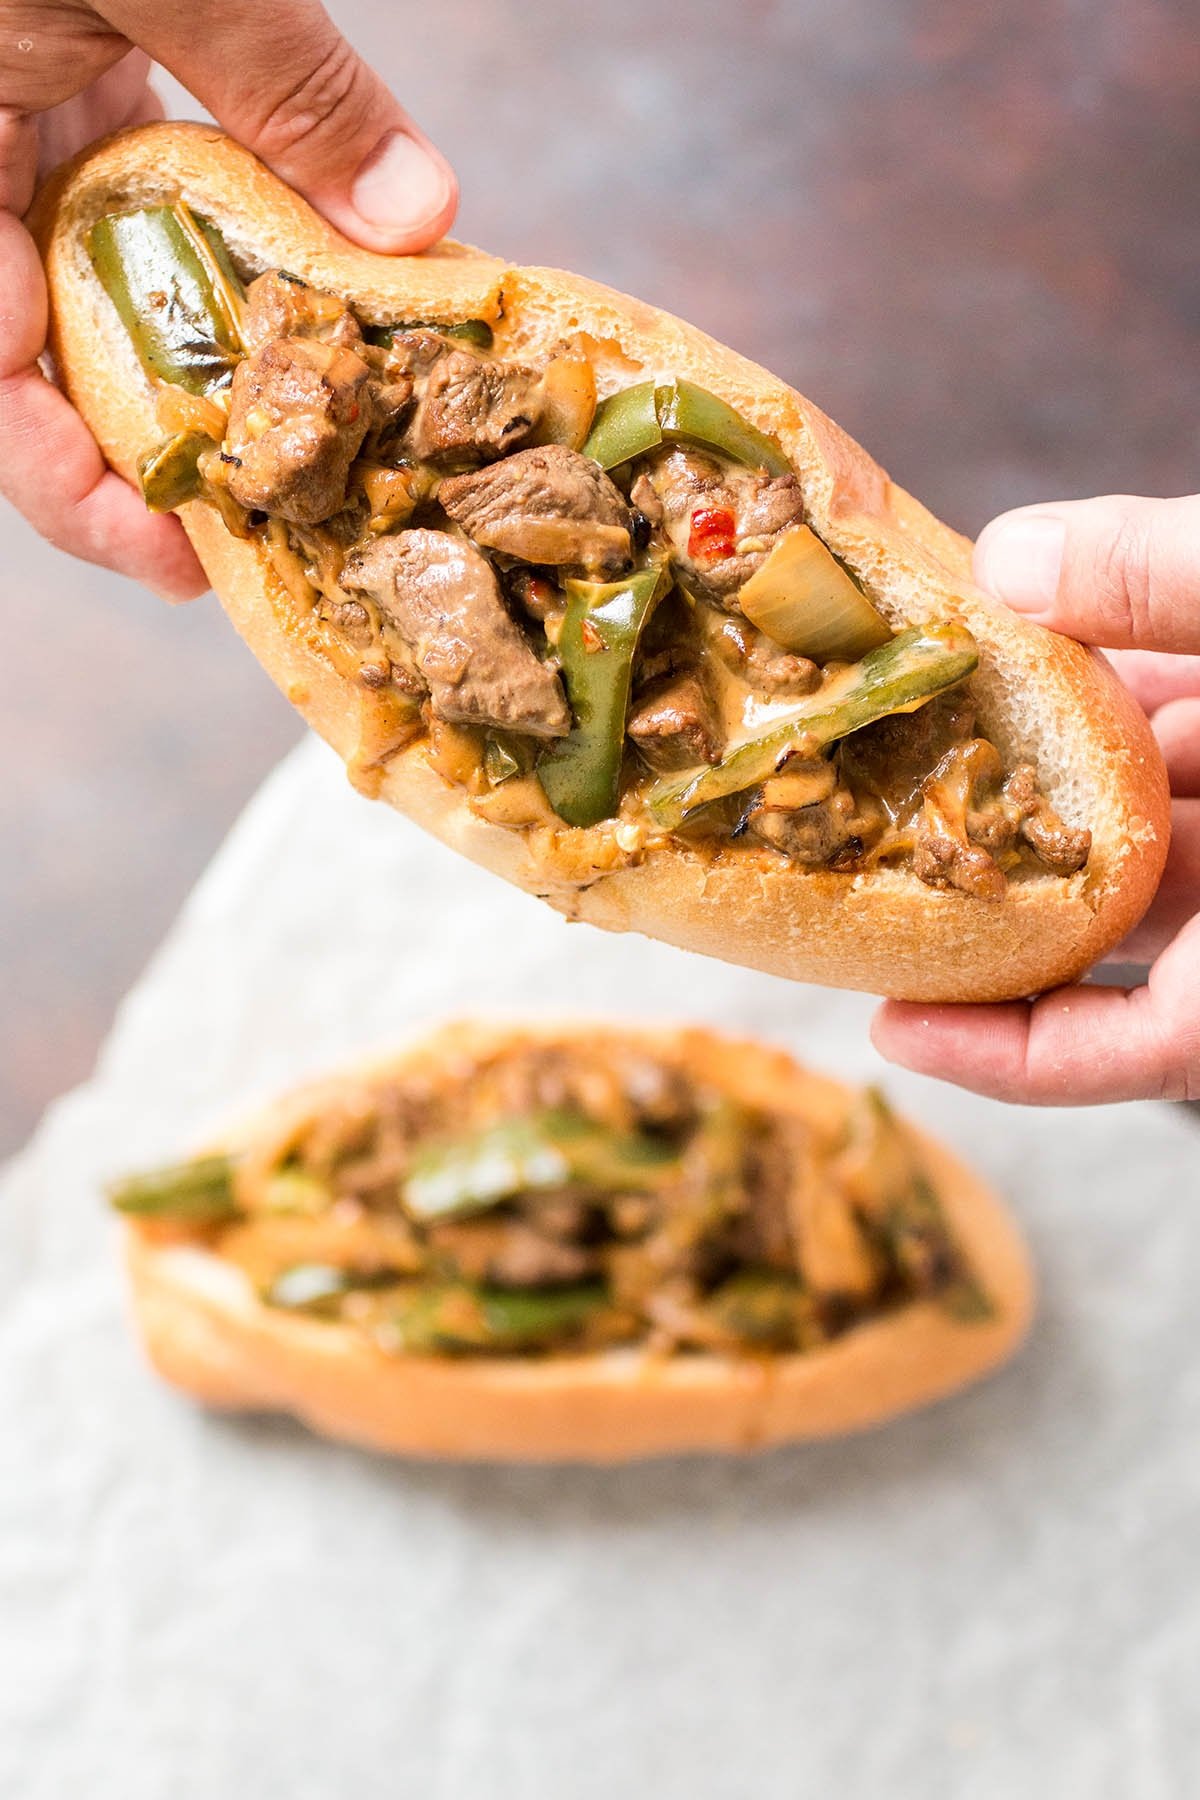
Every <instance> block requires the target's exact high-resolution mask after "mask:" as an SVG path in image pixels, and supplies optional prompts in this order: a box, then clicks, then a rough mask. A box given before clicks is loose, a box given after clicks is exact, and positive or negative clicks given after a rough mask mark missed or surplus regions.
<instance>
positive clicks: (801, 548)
mask: <svg viewBox="0 0 1200 1800" xmlns="http://www.w3.org/2000/svg"><path fill="white" fill-rule="evenodd" d="M737 603H738V605H739V606H740V607H741V609H742V611H743V612H744V613H745V615H746V617H747V618H748V619H749V620H750V623H751V624H752V625H757V626H758V628H759V630H760V631H765V632H766V634H767V636H768V637H770V638H774V640H775V642H776V643H777V644H782V645H783V647H784V648H785V649H786V650H794V651H795V652H796V653H797V655H799V656H807V657H810V658H811V659H812V661H813V662H818V663H827V662H857V661H858V660H859V658H860V657H862V656H865V655H866V654H867V652H868V650H875V649H877V648H878V646H879V645H880V644H884V643H886V642H887V640H888V639H889V638H890V637H891V635H892V633H891V630H890V628H889V626H888V624H887V622H886V620H884V619H883V618H882V617H881V615H880V614H879V613H878V612H876V610H875V608H874V607H873V606H872V605H871V602H870V601H869V600H868V599H867V597H866V595H865V594H864V593H863V591H862V589H861V588H860V587H859V586H858V585H857V583H856V582H855V581H854V580H853V579H852V577H851V576H850V575H848V574H847V573H846V571H845V569H843V567H842V565H841V563H840V562H838V560H837V558H836V557H835V556H834V555H833V553H832V551H830V550H829V549H828V548H827V547H826V546H825V545H824V544H823V543H822V542H821V540H820V538H819V537H818V536H817V534H816V532H815V531H813V530H811V529H810V527H809V526H807V525H797V526H795V527H794V528H793V529H792V530H791V531H788V532H785V533H784V535H783V537H781V538H780V539H779V541H778V543H777V544H776V545H775V547H774V549H773V550H772V551H771V553H770V555H769V556H768V557H767V560H766V561H765V562H764V563H763V565H762V567H761V569H759V570H757V571H756V573H755V574H753V575H752V576H751V577H750V579H749V581H748V582H746V584H745V586H744V587H742V588H741V589H740V590H739V592H738V597H737Z"/></svg>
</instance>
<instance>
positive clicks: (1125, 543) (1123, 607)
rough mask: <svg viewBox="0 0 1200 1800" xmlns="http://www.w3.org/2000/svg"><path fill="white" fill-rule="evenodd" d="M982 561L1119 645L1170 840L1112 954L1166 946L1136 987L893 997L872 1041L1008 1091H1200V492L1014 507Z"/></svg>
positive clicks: (1130, 957)
mask: <svg viewBox="0 0 1200 1800" xmlns="http://www.w3.org/2000/svg"><path fill="white" fill-rule="evenodd" d="M975 575H976V579H977V580H978V582H979V584H980V586H981V587H983V588H986V589H987V590H988V591H989V592H990V593H993V594H995V595H996V596H997V597H998V598H999V599H1001V600H1004V601H1006V602H1007V604H1008V605H1009V606H1011V607H1013V608H1014V610H1015V611H1017V612H1021V613H1024V614H1025V615H1026V617H1028V618H1030V619H1033V620H1035V621H1036V622H1037V623H1038V624H1039V625H1048V626H1050V627H1052V628H1053V629H1054V630H1056V631H1063V632H1066V633H1068V634H1069V635H1070V636H1071V637H1076V638H1082V639H1083V640H1084V641H1085V642H1087V643H1091V644H1100V645H1104V646H1106V647H1107V648H1109V649H1110V650H1112V651H1113V652H1114V654H1113V656H1112V659H1111V660H1112V661H1113V663H1114V664H1115V665H1116V667H1117V669H1118V671H1119V673H1120V674H1121V677H1122V679H1123V680H1124V681H1125V682H1126V683H1127V685H1128V686H1129V687H1130V688H1131V689H1132V690H1133V693H1134V694H1135V696H1136V697H1137V699H1138V700H1139V701H1140V703H1141V705H1142V706H1143V707H1144V708H1145V710H1146V712H1147V713H1148V714H1149V715H1150V718H1151V721H1152V723H1153V727H1154V732H1155V735H1156V736H1157V738H1158V741H1159V744H1160V746H1161V748H1162V751H1163V755H1164V757H1165V759H1166V763H1167V768H1168V771H1169V773H1170V777H1171V791H1172V794H1173V796H1174V798H1173V803H1172V808H1171V815H1172V833H1173V836H1172V843H1171V852H1170V856H1169V858H1168V861H1167V867H1166V870H1165V872H1164V875H1163V879H1162V882H1161V884H1160V886H1159V889H1158V893H1157V894H1156V896H1155V899H1154V901H1153V904H1152V905H1151V908H1150V911H1149V912H1148V913H1147V915H1146V917H1145V919H1144V920H1143V921H1142V923H1141V925H1139V926H1138V928H1137V929H1136V930H1135V931H1134V932H1133V933H1132V934H1131V936H1130V937H1129V938H1128V939H1127V940H1126V942H1125V943H1124V944H1122V945H1121V946H1120V947H1119V949H1118V950H1117V951H1116V952H1115V953H1114V960H1115V961H1126V962H1128V961H1138V962H1141V961H1150V959H1151V958H1153V957H1155V956H1157V959H1158V960H1157V961H1156V962H1155V963H1154V966H1153V968H1152V969H1151V970H1150V975H1149V980H1148V981H1147V983H1146V985H1145V987H1140V988H1135V989H1134V990H1133V991H1132V992H1126V991H1125V990H1124V989H1121V988H1113V987H1103V986H1099V985H1097V986H1086V987H1070V988H1060V989H1058V990H1057V991H1056V992H1054V993H1050V994H1044V995H1042V997H1041V998H1040V999H1038V1000H1034V1001H1033V1002H1031V1003H1026V1002H1016V1003H1014V1004H1012V1005H1006V1006H919V1005H914V1004H911V1003H907V1002H901V1001H895V1000H891V1001H888V1002H886V1003H885V1004H884V1006H883V1007H881V1008H880V1010H879V1012H878V1013H877V1014H876V1016H875V1020H874V1023H873V1026H872V1032H871V1035H872V1038H873V1040H874V1043H875V1046H876V1048H877V1049H878V1050H879V1051H881V1052H882V1054H883V1055H884V1056H886V1057H888V1058H890V1059H891V1061H893V1062H897V1063H901V1064H902V1065H903V1066H904V1067H905V1068H909V1069H916V1070H918V1071H919V1072H920V1073H921V1074H923V1075H936V1076H939V1077H941V1079H942V1080H945V1081H953V1082H956V1083H957V1084H958V1085H959V1086H960V1087H967V1088H973V1089H974V1090H975V1091H976V1092H977V1093H982V1094H991V1095H993V1096H994V1097H995V1098H996V1099H999V1100H1019V1101H1024V1102H1026V1103H1027V1104H1032V1105H1042V1106H1081V1105H1088V1104H1094V1103H1097V1102H1100V1101H1110V1100H1144V1099H1162V1100H1185V1099H1186V1100H1195V1099H1197V1098H1200V655H1197V654H1196V653H1197V652H1200V495H1192V496H1189V497H1188V498H1185V499H1181V500H1139V499H1132V498H1130V497H1128V496H1125V495H1114V496H1110V497H1109V498H1107V499H1101V500H1078V501H1071V502H1064V503H1061V504H1057V505H1045V506H1029V507H1022V508H1020V509H1019V510H1017V511H1016V512H1011V513H1005V514H1003V515H1002V516H1001V517H1000V518H999V519H994V520H993V521H992V523H991V524H990V525H989V526H988V527H987V528H986V530H985V531H984V532H983V534H982V535H981V537H980V539H979V542H978V544H977V545H976V547H975ZM1189 652H1190V653H1191V654H1189Z"/></svg>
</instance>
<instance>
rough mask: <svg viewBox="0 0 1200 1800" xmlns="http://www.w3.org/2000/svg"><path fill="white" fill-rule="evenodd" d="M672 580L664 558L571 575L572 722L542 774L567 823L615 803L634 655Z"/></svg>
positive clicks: (602, 814) (596, 817)
mask: <svg viewBox="0 0 1200 1800" xmlns="http://www.w3.org/2000/svg"><path fill="white" fill-rule="evenodd" d="M669 585H670V581H669V575H668V565H667V564H666V563H654V564H651V565H650V566H649V567H648V568H645V569H639V570H638V571H637V572H636V574H633V575H626V576H625V577H624V578H623V579H622V580H620V581H609V582H600V581H568V582H567V583H566V594H567V610H566V612H565V614H564V615H563V622H562V629H561V631H560V633H559V638H558V646H557V648H558V654H559V657H560V659H561V662H562V672H563V680H564V682H565V683H566V688H567V698H568V700H569V701H570V702H571V713H572V717H573V718H574V720H575V723H574V726H573V728H572V730H571V731H570V733H569V734H568V736H566V737H565V738H563V739H561V740H560V742H558V743H557V744H554V745H553V746H552V747H551V748H550V749H548V750H546V751H544V752H543V754H542V755H541V757H540V758H539V759H538V764H537V775H538V780H539V781H540V782H541V784H542V788H543V790H544V792H545V795H546V798H547V800H549V802H550V804H551V806H552V807H553V808H554V810H555V812H556V813H557V814H558V816H559V818H560V819H564V820H565V821H566V823H567V824H568V825H595V824H597V823H598V822H599V821H600V820H601V819H608V818H611V817H612V815H613V814H614V813H615V812H616V810H617V799H618V793H619V787H620V779H621V758H622V756H623V755H624V751H625V722H626V719H627V717H628V715H629V693H630V689H631V687H632V684H633V659H634V656H635V654H636V652H637V647H638V640H639V639H640V637H641V634H642V630H643V628H644V626H645V624H646V621H647V620H648V619H649V617H650V614H651V613H652V611H653V610H654V607H655V605H656V604H657V602H658V601H659V600H660V599H661V597H662V595H663V594H664V593H665V592H666V590H667V588H668V586H669Z"/></svg>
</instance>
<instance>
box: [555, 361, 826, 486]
mask: <svg viewBox="0 0 1200 1800" xmlns="http://www.w3.org/2000/svg"><path fill="white" fill-rule="evenodd" d="M663 442H666V443H671V444H674V443H692V444H702V445H703V446H704V447H705V448H706V449H708V450H716V451H718V452H719V453H720V454H721V455H722V456H729V457H732V458H733V460H734V462H740V463H746V464H747V465H748V466H749V467H750V468H752V469H765V470H766V471H767V473H768V474H769V475H789V474H790V473H791V469H792V465H791V463H790V462H789V461H788V459H787V457H786V456H785V455H784V454H783V451H782V450H781V449H780V448H779V445H778V444H776V443H775V442H774V441H773V440H772V439H771V438H769V437H767V436H765V435H764V433H763V432H761V431H759V430H757V429H756V428H755V426H753V425H751V424H750V423H749V421H748V420H746V419H743V417H742V415H741V414H740V413H739V412H736V411H735V410H734V408H733V407H732V406H727V405H726V403H725V401H724V400H719V399H718V398H717V396H716V395H715V394H710V393H709V391H708V389H707V388H702V387H698V386H697V384H696V383H695V382H694V381H678V380H671V381H666V382H659V383H657V384H656V383H655V382H653V381H642V382H639V383H638V384H637V386H636V387H630V388H624V389H623V390H622V391H621V392H620V393H618V394H613V395H612V396H611V398H610V399H608V400H606V401H605V402H604V404H603V406H601V408H600V409H599V411H598V412H597V414H596V417H595V421H594V422H593V425H592V429H591V431H590V432H589V434H588V437H587V440H586V442H585V443H584V446H583V454H584V455H585V456H590V457H592V458H593V459H594V460H595V461H596V462H598V463H599V464H600V466H601V467H602V468H605V469H614V468H616V467H617V465H618V464H619V463H624V462H629V461H630V459H631V458H632V457H635V456H644V455H645V453H646V452H647V451H648V450H653V449H655V448H656V447H657V446H658V445H659V444H661V443H663Z"/></svg>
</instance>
